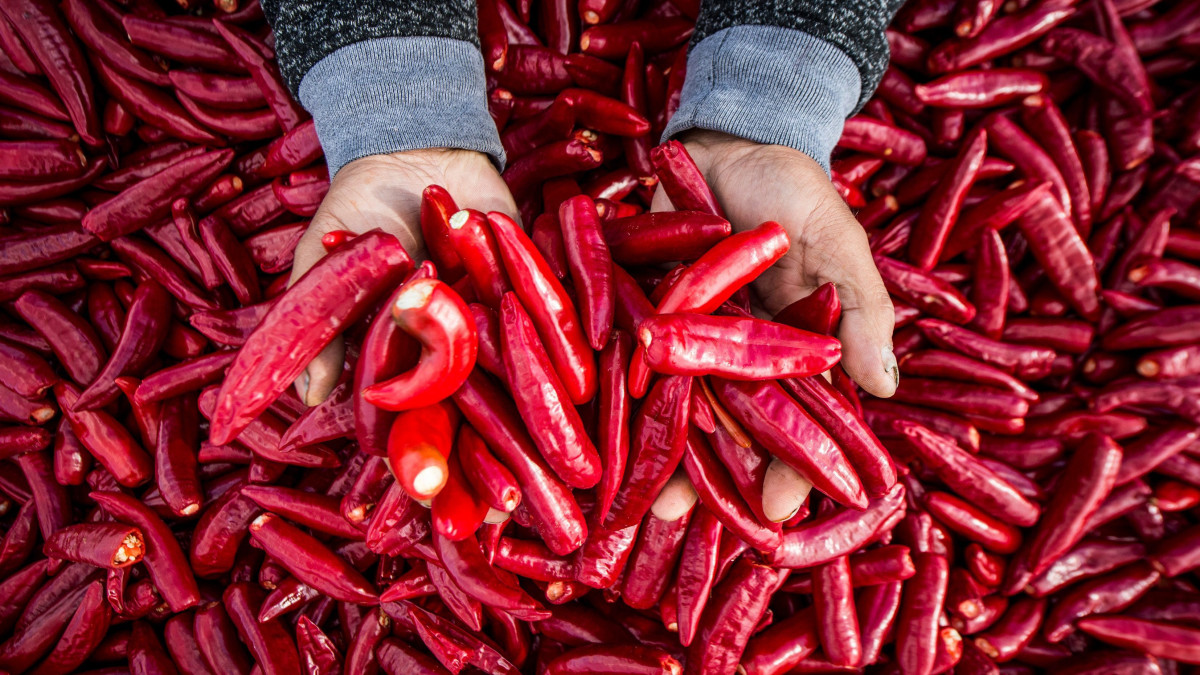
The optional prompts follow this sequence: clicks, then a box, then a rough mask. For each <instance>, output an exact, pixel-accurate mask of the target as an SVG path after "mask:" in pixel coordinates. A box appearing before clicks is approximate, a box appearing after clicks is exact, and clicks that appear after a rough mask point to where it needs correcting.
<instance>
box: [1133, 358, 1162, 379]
mask: <svg viewBox="0 0 1200 675" xmlns="http://www.w3.org/2000/svg"><path fill="white" fill-rule="evenodd" d="M1137 371H1138V375H1141V376H1142V377H1154V376H1155V375H1158V371H1159V367H1158V364H1157V363H1155V362H1154V361H1151V360H1150V359H1142V360H1141V361H1138V364H1137Z"/></svg>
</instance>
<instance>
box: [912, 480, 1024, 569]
mask: <svg viewBox="0 0 1200 675" xmlns="http://www.w3.org/2000/svg"><path fill="white" fill-rule="evenodd" d="M924 504H925V507H926V508H927V509H928V510H929V512H930V513H931V514H933V516H934V517H935V518H937V519H938V520H939V521H941V522H943V523H945V524H946V526H947V527H949V528H950V529H951V530H953V531H954V532H957V533H958V534H961V535H962V536H964V537H966V538H968V539H971V540H973V541H976V542H978V543H979V544H981V545H982V546H984V547H985V548H987V549H989V550H992V551H995V552H997V553H1003V554H1010V553H1014V552H1015V551H1016V550H1017V548H1018V547H1020V545H1021V534H1020V532H1019V531H1018V530H1017V528H1015V527H1013V526H1011V525H1008V524H1007V523H1004V522H1002V521H1000V520H997V519H996V518H993V517H991V516H990V515H989V514H988V513H987V512H986V511H983V510H982V509H979V508H976V507H975V506H974V505H973V504H971V503H969V502H966V501H963V500H961V499H959V498H957V497H955V496H953V495H950V494H947V493H945V492H930V493H928V494H927V495H925V501H924Z"/></svg>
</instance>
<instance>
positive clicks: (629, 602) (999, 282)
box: [0, 0, 1200, 675]
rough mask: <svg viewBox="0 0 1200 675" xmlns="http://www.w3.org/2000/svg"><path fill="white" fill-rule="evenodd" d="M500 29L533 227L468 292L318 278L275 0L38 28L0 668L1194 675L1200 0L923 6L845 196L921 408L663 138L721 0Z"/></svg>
mask: <svg viewBox="0 0 1200 675" xmlns="http://www.w3.org/2000/svg"><path fill="white" fill-rule="evenodd" d="M184 4H186V3H182V2H181V3H179V5H184ZM478 4H479V32H480V42H481V44H482V49H483V52H484V56H485V59H484V60H485V62H486V64H487V68H488V70H489V103H490V107H491V112H492V116H493V119H494V120H495V122H496V125H497V127H498V129H499V130H500V133H501V138H502V141H503V144H504V147H505V150H506V152H507V154H508V158H509V167H508V169H507V170H506V171H505V173H504V178H505V180H506V181H507V183H508V185H509V187H510V188H511V190H512V192H513V194H514V196H515V197H516V198H517V203H518V205H519V206H520V211H521V213H520V215H521V221H522V222H521V223H518V222H516V221H514V220H513V219H512V218H510V217H508V216H506V215H504V214H499V213H481V212H477V211H471V210H460V209H459V208H458V206H457V205H456V204H455V203H454V200H453V198H452V197H451V195H450V194H449V193H448V192H447V191H446V190H444V189H442V188H441V187H439V186H430V187H429V188H428V189H427V190H426V191H425V193H424V195H423V200H422V206H421V218H420V220H421V223H420V225H421V229H422V234H423V238H424V240H425V244H426V247H427V249H428V251H429V259H428V260H425V261H420V262H419V261H416V260H413V259H412V258H411V257H410V256H409V253H408V252H407V251H405V250H404V248H403V247H402V246H401V245H400V243H399V242H398V240H397V239H396V238H395V237H393V236H391V235H390V234H387V233H384V232H381V231H374V232H368V233H365V234H361V235H358V236H353V235H351V234H350V233H349V232H332V233H329V234H328V235H326V236H325V238H324V239H323V244H324V246H325V247H326V250H327V252H328V253H327V255H326V256H325V258H324V259H323V260H322V261H321V262H320V263H319V264H317V265H316V266H315V267H313V268H312V269H311V270H310V272H309V273H308V274H306V275H305V276H304V277H302V278H301V279H299V280H298V281H297V282H296V283H295V284H293V285H292V286H291V287H290V288H289V287H287V280H288V276H289V274H288V273H289V270H290V269H291V265H292V252H293V250H294V248H295V245H296V242H297V241H298V240H299V238H300V236H301V235H302V234H303V233H304V231H305V230H306V228H307V225H308V221H307V219H308V218H310V217H311V216H312V215H313V214H314V213H315V211H316V209H317V207H318V205H319V204H320V203H321V200H322V198H323V197H324V195H325V193H326V191H327V190H328V179H329V176H328V172H327V170H326V168H325V166H324V163H323V161H322V153H321V148H320V144H319V142H318V140H317V136H316V132H315V129H314V126H313V123H312V122H311V120H308V119H307V117H306V114H305V113H304V111H303V110H302V109H301V108H300V106H299V105H298V104H297V103H296V102H295V101H294V100H292V99H291V97H290V96H289V95H288V93H287V89H286V87H285V86H284V84H283V82H282V80H281V77H280V75H279V72H278V69H277V68H276V67H275V65H274V63H273V60H274V49H273V40H272V38H271V37H270V35H269V31H268V30H267V27H266V23H265V21H264V19H263V15H262V12H261V9H260V8H259V6H258V3H257V1H256V0H220V1H219V2H216V3H214V5H215V6H213V7H209V6H193V7H190V8H187V12H186V13H184V12H182V11H181V9H180V6H177V5H175V4H173V3H168V2H165V0H147V1H145V2H130V3H120V4H118V3H113V2H110V1H109V0H92V1H87V2H85V1H84V0H65V2H63V3H61V4H58V3H53V2H50V1H49V0H11V1H8V2H4V3H0V57H3V58H0V158H3V160H2V161H0V165H2V166H0V303H3V305H2V307H0V309H2V310H3V312H2V316H0V531H2V532H3V537H2V541H0V671H3V672H6V673H13V674H17V673H26V672H28V673H37V674H39V675H48V674H51V673H55V674H58V673H61V674H65V673H71V672H91V673H114V674H115V673H119V672H131V673H150V672H165V673H171V672H181V673H185V674H186V675H204V674H207V673H238V674H240V675H249V674H250V673H253V672H263V673H300V672H304V673H308V674H319V675H333V674H336V673H355V674H358V673H373V672H376V671H377V670H379V669H382V670H383V671H384V672H386V673H388V674H389V675H401V674H405V675H407V674H409V673H446V672H453V673H459V672H462V671H463V670H465V669H467V668H470V669H473V670H476V671H483V672H486V673H490V674H491V675H515V674H516V673H518V672H537V673H551V674H553V675H566V674H575V673H591V672H628V673H641V674H647V675H648V674H652V673H664V674H667V673H669V674H671V675H675V674H677V673H680V672H687V673H697V674H701V673H703V674H708V673H712V674H714V675H718V674H719V675H727V674H730V673H735V672H738V673H745V674H746V675H775V674H782V673H859V672H867V673H903V674H909V673H912V674H916V675H932V674H934V673H949V672H955V673H959V674H960V675H980V674H999V673H1005V674H1010V675H1017V674H1026V673H1030V674H1032V673H1038V672H1056V673H1072V674H1074V675H1086V674H1097V675H1098V674H1100V673H1129V674H1134V673H1137V674H1156V675H1162V674H1171V673H1177V672H1185V669H1186V668H1187V666H1186V665H1181V664H1193V665H1195V664H1200V647H1198V645H1200V589H1198V588H1197V584H1198V583H1200V578H1198V576H1197V570H1200V404H1198V403H1197V401H1200V305H1197V304H1196V303H1197V302H1200V229H1197V226H1196V223H1197V222H1198V220H1197V219H1198V218H1200V70H1198V69H1200V41H1197V39H1196V36H1197V35H1200V9H1198V7H1200V5H1197V4H1196V3H1195V2H1191V1H1189V0H1160V1H1155V0H1095V1H1094V2H1091V3H1084V4H1080V3H1077V2H1075V1H1074V0H1033V1H1032V2H1013V3H1007V4H1003V3H996V2H993V1H991V0H911V2H909V3H908V4H907V5H906V6H905V7H904V8H903V9H902V10H901V12H900V14H899V15H898V17H897V19H896V21H895V23H894V25H893V27H892V28H891V29H890V30H889V31H888V39H889V43H890V47H891V54H892V61H891V65H890V66H889V68H888V71H887V73H886V74H885V75H884V77H883V81H882V83H881V85H880V87H879V89H878V91H877V93H876V95H875V96H874V97H873V98H872V99H871V100H870V101H869V102H868V103H867V104H866V106H865V107H864V109H863V110H862V112H861V113H859V114H858V115H856V116H855V117H853V118H851V119H850V120H847V122H846V127H845V131H844V134H843V137H842V140H841V142H840V143H839V145H838V150H837V151H836V153H835V156H834V158H833V165H832V175H831V177H832V180H833V182H834V185H835V186H836V187H837V188H838V190H839V192H840V194H841V195H842V196H843V198H844V199H845V201H846V202H847V204H848V205H849V206H850V207H851V208H852V209H854V210H855V212H856V215H857V217H858V219H859V221H860V222H861V223H862V225H863V227H864V228H865V230H866V232H867V234H868V236H869V239H870V243H871V247H872V251H873V252H874V254H875V256H876V260H877V265H878V267H879V270H880V273H881V275H882V277H883V279H884V281H885V284H886V286H887V289H888V291H889V293H890V294H891V296H892V300H893V303H894V306H895V308H896V326H897V330H896V333H895V336H894V344H895V352H896V355H897V357H898V358H899V362H900V370H901V373H902V376H901V380H900V385H899V389H898V390H897V392H896V395H895V396H894V397H893V398H892V399H889V400H880V399H871V398H862V399H860V395H859V390H858V389H857V388H856V387H855V385H854V383H853V382H852V381H850V379H849V378H848V377H847V376H846V375H845V373H844V372H843V371H842V370H841V368H840V366H839V365H838V362H839V359H840V356H841V346H840V343H839V342H838V340H837V339H835V338H834V337H832V336H833V335H835V334H836V333H837V330H838V324H839V317H840V313H841V307H840V304H839V298H838V294H837V289H835V288H834V287H833V286H832V285H828V284H827V285H825V286H822V287H819V288H818V289H816V290H815V291H814V292H813V293H811V294H810V295H808V296H807V297H805V298H803V299H800V300H798V301H797V302H795V303H794V304H792V305H791V306H789V307H787V308H785V309H783V310H782V311H781V312H779V313H778V314H776V315H775V316H774V317H773V318H772V319H771V320H767V319H764V318H761V317H760V316H758V315H756V314H754V313H753V312H752V309H753V305H754V290H753V286H752V282H753V281H754V280H755V279H756V278H757V277H758V276H759V275H760V274H761V273H762V272H763V271H764V270H766V269H768V268H769V267H770V266H771V265H772V264H774V263H775V262H776V261H778V260H779V259H780V258H781V257H783V256H785V255H787V253H788V250H789V246H790V245H791V242H790V241H789V239H788V237H787V235H786V234H785V233H784V230H783V228H782V227H781V226H780V225H778V224H776V223H770V222H768V223H761V224H759V223H737V225H738V227H734V224H731V223H730V222H729V221H728V220H727V219H726V217H725V214H724V213H723V212H722V210H721V207H720V205H719V204H718V203H717V199H716V197H715V195H714V194H713V193H712V191H711V190H710V189H709V188H708V186H707V185H706V184H705V181H704V178H703V176H702V175H701V173H700V171H699V170H698V169H697V167H696V165H695V164H694V163H693V162H692V161H691V159H690V157H689V156H688V154H687V151H686V149H685V148H684V146H683V145H681V144H679V143H677V142H674V141H669V142H667V143H665V144H662V145H656V139H658V138H659V137H660V135H661V131H662V129H663V128H664V127H665V125H666V122H667V120H668V119H669V117H670V115H671V113H672V112H673V111H674V108H675V106H677V104H678V101H679V91H680V88H681V87H682V84H683V76H684V70H685V67H686V44H685V43H686V41H687V39H688V37H689V35H690V34H691V30H692V26H693V22H694V20H695V18H696V15H697V12H698V3H696V2H694V0H689V1H684V0H654V1H652V2H641V3H630V2H623V1H621V0H579V2H578V3H575V2H550V1H546V2H539V3H536V6H535V3H533V2H532V1H531V0H513V1H511V2H510V0H480V2H479V3H478ZM659 187H661V189H662V190H663V191H664V192H665V193H666V195H667V196H668V197H669V198H670V201H671V203H672V204H673V205H674V206H675V207H676V208H677V209H678V210H676V211H672V212H662V213H648V212H646V209H647V207H648V205H649V204H650V197H651V195H652V194H653V191H654V190H655V189H657V188H659ZM337 338H342V339H343V340H344V341H345V344H346V345H347V349H346V353H347V366H346V369H345V372H344V373H343V376H342V378H341V380H340V382H339V384H338V386H337V387H336V388H335V389H334V391H333V392H332V394H331V395H330V396H329V398H328V399H327V400H326V401H325V402H324V403H322V404H320V405H317V406H314V407H306V406H305V405H303V404H302V403H301V402H300V400H299V399H298V398H297V397H296V396H295V394H294V393H293V392H292V390H291V383H292V382H293V381H294V380H295V378H296V377H297V376H298V375H299V374H300V373H301V372H302V371H303V369H304V367H305V366H306V365H307V363H308V362H309V361H310V360H311V359H312V358H313V356H314V355H316V354H317V353H319V352H320V351H321V350H322V349H323V348H325V346H326V345H328V344H330V342H331V341H333V340H334V339H337ZM771 481H785V482H786V484H787V485H790V486H792V487H791V489H796V490H808V489H811V492H810V493H809V496H808V498H807V500H806V501H805V502H804V504H803V505H802V506H801V508H800V509H799V511H798V512H796V513H792V514H775V513H768V512H767V511H766V509H765V506H764V499H763V495H764V491H765V488H769V487H770V485H771ZM787 481H790V482H787ZM663 493H668V494H672V495H675V496H679V497H680V500H678V501H681V503H683V504H684V505H685V507H686V509H685V510H684V511H683V512H681V513H680V512H672V513H665V512H660V510H659V509H657V508H655V500H656V497H658V496H659V495H660V494H663Z"/></svg>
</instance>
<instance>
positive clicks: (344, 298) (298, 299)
mask: <svg viewBox="0 0 1200 675" xmlns="http://www.w3.org/2000/svg"><path fill="white" fill-rule="evenodd" d="M410 265H411V261H410V260H409V258H408V255H407V254H406V253H405V252H404V249H403V247H401V246H400V242H399V241H398V240H396V238H395V237H393V236H391V235H388V234H384V233H382V232H368V233H366V234H362V235H359V236H358V237H356V238H355V239H354V241H353V242H350V243H349V244H347V245H346V246H344V247H342V248H340V249H338V250H337V251H335V252H333V253H331V254H329V255H327V256H326V257H325V258H323V259H322V261H321V262H320V263H318V264H317V265H316V266H314V267H313V268H312V270H309V272H308V273H307V274H305V275H304V276H303V277H301V278H300V280H299V281H297V282H296V283H295V284H293V285H292V287H291V288H290V289H288V292H287V293H286V294H285V295H284V296H283V297H281V298H280V299H279V300H278V301H276V302H275V303H274V305H272V307H271V309H270V310H269V311H268V313H267V315H266V316H265V317H263V321H262V325H261V326H260V327H259V328H258V329H257V330H255V331H254V333H253V334H251V336H250V338H249V339H248V340H247V341H246V345H245V346H244V348H243V349H242V351H241V352H240V353H239V354H238V358H237V359H235V360H234V362H233V364H232V365H231V366H230V367H229V372H228V374H227V375H226V378H225V382H224V384H223V385H222V386H221V392H220V394H219V396H218V399H217V405H216V409H215V411H214V413H213V419H212V428H211V429H210V431H209V435H210V439H211V440H212V441H213V442H214V443H217V444H224V443H228V442H229V441H230V440H232V439H233V438H234V437H235V436H237V434H238V433H240V432H241V430H243V429H244V428H245V427H246V425H247V424H249V422H250V421H251V420H253V419H254V418H255V417H256V416H257V415H258V413H260V412H261V411H263V410H265V409H266V408H267V406H269V405H270V403H271V402H272V401H273V400H274V399H275V398H276V397H277V396H278V395H279V393H281V392H282V391H283V390H284V389H285V388H286V387H287V386H288V385H289V384H290V383H291V382H292V381H293V380H294V379H295V378H296V377H297V376H298V375H299V374H300V372H301V371H302V370H303V369H304V367H305V366H306V365H307V362H308V360H309V359H311V358H312V357H313V356H315V355H316V354H317V352H319V351H320V350H321V349H323V348H324V346H325V345H326V344H327V343H328V342H329V341H330V340H332V339H333V337H334V336H335V335H336V334H337V333H338V332H339V331H340V330H342V329H343V328H344V327H345V326H346V325H349V324H350V323H353V321H354V320H355V319H357V318H358V317H359V316H361V314H362V313H363V312H365V311H366V309H367V308H368V307H369V306H370V305H371V304H373V303H374V301H375V300H376V299H377V298H378V297H379V295H380V293H381V292H382V291H383V290H384V289H385V288H387V287H388V285H389V284H391V283H395V281H396V280H397V279H398V278H399V277H400V276H402V275H403V274H404V273H405V272H406V271H407V268H408V267H409V266H410ZM301 316H303V317H308V320H306V321H304V322H303V323H311V326H310V327H311V330H301V329H298V328H297V326H298V325H300V324H298V323H297V321H298V318H297V317H301ZM318 318H319V320H318ZM281 330H286V331H287V333H288V335H287V336H285V337H280V336H279V335H278V333H279V331H281Z"/></svg>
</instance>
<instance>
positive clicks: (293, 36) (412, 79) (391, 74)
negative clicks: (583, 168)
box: [262, 0, 504, 175]
mask: <svg viewBox="0 0 1200 675" xmlns="http://www.w3.org/2000/svg"><path fill="white" fill-rule="evenodd" d="M262 4H263V10H264V12H265V13H266V16H267V20H268V21H269V22H270V23H271V27H272V28H273V29H274V30H275V45H276V51H277V53H278V54H279V65H280V70H281V71H282V73H283V76H284V79H285V80H286V81H287V83H288V86H289V87H290V88H291V89H292V92H293V93H294V94H296V95H297V96H298V98H299V99H300V102H301V103H302V104H303V105H304V107H305V108H306V109H308V111H309V112H310V113H312V116H313V121H314V122H315V124H316V129H317V136H318V137H319V138H320V139H321V146H322V147H323V148H324V150H325V160H326V162H327V163H328V164H329V172H330V174H331V175H332V174H334V173H336V172H337V170H338V169H340V168H342V167H343V166H345V165H346V164H347V163H348V162H350V161H353V160H355V159H358V158H360V157H366V156H368V155H377V154H385V153H390V152H399V151H401V150H416V149H422V148H462V149H466V150H477V151H479V152H483V153H486V154H488V155H490V156H491V157H492V159H493V160H494V161H495V162H496V163H497V164H498V165H500V166H503V164H504V150H503V147H502V146H501V144H500V136H499V134H498V133H497V131H496V125H495V124H494V123H493V122H492V119H491V116H490V115H489V114H488V108H487V89H486V80H485V77H484V68H483V57H482V56H481V55H480V53H479V39H478V37H477V35H476V14H475V2H474V0H409V1H404V0H262Z"/></svg>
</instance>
